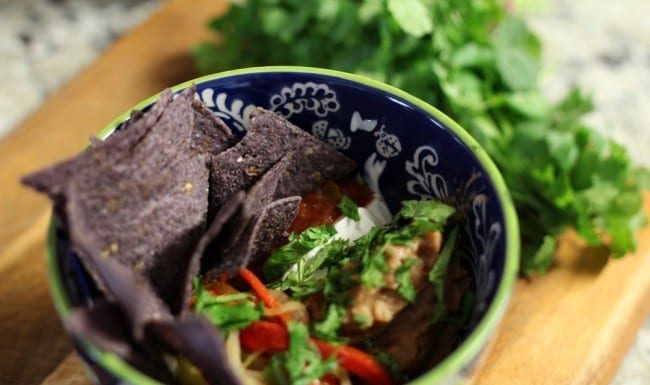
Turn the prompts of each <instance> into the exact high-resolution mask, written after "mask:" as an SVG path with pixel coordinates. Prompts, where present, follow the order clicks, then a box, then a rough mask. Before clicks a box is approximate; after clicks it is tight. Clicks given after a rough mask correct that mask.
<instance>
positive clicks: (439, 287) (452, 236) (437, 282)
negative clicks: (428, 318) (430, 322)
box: [428, 227, 458, 321]
mask: <svg viewBox="0 0 650 385" xmlns="http://www.w3.org/2000/svg"><path fill="white" fill-rule="evenodd" d="M457 236H458V227H454V228H453V230H451V231H450V232H449V237H448V238H447V241H445V244H444V246H443V247H442V250H441V251H440V255H438V260H437V261H436V263H435V264H434V265H433V267H432V268H431V271H429V277H428V278H429V282H431V284H433V287H434V289H435V291H436V300H437V302H436V307H435V312H434V321H435V320H437V319H439V318H440V317H441V316H442V315H443V314H444V310H445V304H444V290H445V277H446V276H447V267H448V266H449V261H450V260H451V255H452V253H453V250H454V247H455V245H456V238H457Z"/></svg>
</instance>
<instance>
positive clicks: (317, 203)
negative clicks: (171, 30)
mask: <svg viewBox="0 0 650 385" xmlns="http://www.w3.org/2000/svg"><path fill="white" fill-rule="evenodd" d="M346 195H347V197H348V198H350V199H352V201H353V202H354V203H356V204H357V205H358V206H359V207H364V206H366V205H368V204H369V203H370V202H371V201H372V197H373V193H372V190H370V188H368V186H366V185H365V184H363V183H360V182H358V181H357V180H356V179H352V178H349V179H342V180H339V181H335V182H333V181H327V182H325V183H324V184H323V185H322V186H320V187H319V188H318V189H317V190H315V191H312V192H310V193H308V194H306V195H305V196H303V197H302V202H300V208H299V209H298V215H296V219H294V220H293V223H291V226H289V232H291V233H301V232H302V231H303V230H305V229H306V228H308V227H312V226H318V225H325V224H333V223H334V222H335V221H336V220H337V219H338V218H339V217H340V216H341V211H340V210H339V209H338V207H337V206H338V204H339V203H340V202H341V199H342V198H343V196H346Z"/></svg>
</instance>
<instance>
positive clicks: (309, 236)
mask: <svg viewBox="0 0 650 385" xmlns="http://www.w3.org/2000/svg"><path fill="white" fill-rule="evenodd" d="M335 234H336V230H335V229H334V227H332V226H328V225H322V226H314V227H310V228H308V229H306V230H305V231H303V232H302V233H300V235H295V234H291V235H290V236H289V242H288V243H287V244H286V245H284V246H282V247H280V248H278V249H277V250H275V251H274V252H273V254H271V256H270V257H269V258H268V259H267V260H266V262H265V263H264V267H263V272H264V278H266V281H267V282H272V281H276V280H278V279H280V278H281V277H282V276H283V275H284V273H285V272H286V271H287V270H288V269H289V268H290V267H291V266H293V265H294V264H295V263H296V262H298V261H299V260H300V259H301V258H302V257H303V256H304V255H305V254H307V253H308V252H309V251H310V250H312V249H314V248H315V247H318V246H322V245H324V244H325V243H327V242H328V241H329V240H330V239H331V238H332V237H333V236H334V235H335Z"/></svg>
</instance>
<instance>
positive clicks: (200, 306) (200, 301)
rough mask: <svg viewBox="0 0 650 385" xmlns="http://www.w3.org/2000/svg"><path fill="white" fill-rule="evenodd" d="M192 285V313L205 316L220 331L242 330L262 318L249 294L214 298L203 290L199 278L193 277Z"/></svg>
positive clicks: (259, 310) (259, 307)
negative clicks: (193, 301) (193, 296)
mask: <svg viewBox="0 0 650 385" xmlns="http://www.w3.org/2000/svg"><path fill="white" fill-rule="evenodd" d="M192 283H193V285H194V295H195V296H196V302H195V304H194V311H195V312H197V313H199V314H203V315H204V316H206V317H207V318H208V319H209V320H210V322H212V324H214V325H215V326H217V327H218V328H219V329H221V330H222V331H224V332H226V333H227V332H230V331H232V330H238V329H243V328H245V327H246V326H248V325H250V324H251V323H252V322H254V321H257V320H259V319H261V318H262V307H261V306H258V305H256V304H255V303H254V302H253V301H252V299H251V297H250V295H249V294H247V293H236V294H228V295H220V296H215V295H213V294H212V293H210V292H209V291H207V290H204V289H203V286H202V284H201V280H200V278H199V277H194V279H193V280H192Z"/></svg>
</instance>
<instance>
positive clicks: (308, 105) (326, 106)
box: [269, 82, 341, 118]
mask: <svg viewBox="0 0 650 385" xmlns="http://www.w3.org/2000/svg"><path fill="white" fill-rule="evenodd" d="M269 105H270V109H271V110H272V111H275V112H277V113H279V114H281V115H282V116H284V117H285V118H290V117H291V116H292V115H294V114H299V113H301V112H303V110H307V111H312V112H314V113H315V114H316V116H318V117H321V118H322V117H325V116H327V114H328V113H330V112H336V111H338V110H339V108H341V105H340V104H339V101H338V99H337V96H336V92H334V90H333V89H331V88H330V87H329V86H328V85H327V84H319V83H314V82H306V83H293V85H292V86H291V87H282V89H281V90H280V93H279V94H275V95H273V96H271V99H269Z"/></svg>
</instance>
